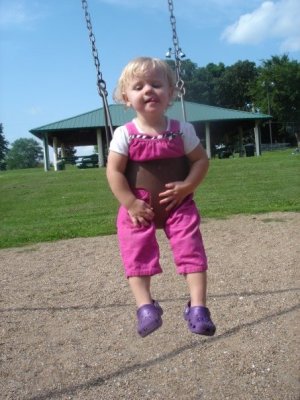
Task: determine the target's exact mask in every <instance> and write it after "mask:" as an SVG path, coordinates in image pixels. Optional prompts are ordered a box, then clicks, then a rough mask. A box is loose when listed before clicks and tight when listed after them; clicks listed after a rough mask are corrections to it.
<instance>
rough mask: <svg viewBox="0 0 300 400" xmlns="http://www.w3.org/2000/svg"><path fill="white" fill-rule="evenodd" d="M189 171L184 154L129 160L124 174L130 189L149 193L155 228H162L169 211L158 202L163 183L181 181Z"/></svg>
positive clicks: (162, 190) (163, 187) (164, 188)
mask: <svg viewBox="0 0 300 400" xmlns="http://www.w3.org/2000/svg"><path fill="white" fill-rule="evenodd" d="M188 173H189V161H188V158H187V157H186V156H183V157H176V158H168V159H161V160H151V161H144V162H140V161H132V160H129V161H128V164H127V167H126V171H125V176H126V178H127V181H128V184H129V186H130V188H131V189H145V190H147V191H148V192H149V194H150V205H151V207H152V208H153V211H154V220H153V222H154V224H155V226H156V228H158V229H161V228H164V226H165V223H166V220H167V218H168V216H169V213H170V212H167V211H166V210H165V207H166V206H165V205H161V204H160V203H159V201H160V198H159V193H162V192H164V191H165V190H166V187H165V184H166V183H170V182H176V181H183V180H184V179H185V178H186V177H187V175H188Z"/></svg>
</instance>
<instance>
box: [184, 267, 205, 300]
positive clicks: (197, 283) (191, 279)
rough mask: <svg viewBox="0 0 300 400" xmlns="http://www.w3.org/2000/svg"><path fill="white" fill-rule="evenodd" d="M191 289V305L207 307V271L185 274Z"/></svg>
mask: <svg viewBox="0 0 300 400" xmlns="http://www.w3.org/2000/svg"><path fill="white" fill-rule="evenodd" d="M185 279H186V282H187V284H188V287H189V291H190V298H191V307H194V306H203V307H206V290H207V273H206V271H203V272H194V273H191V274H186V275H185Z"/></svg>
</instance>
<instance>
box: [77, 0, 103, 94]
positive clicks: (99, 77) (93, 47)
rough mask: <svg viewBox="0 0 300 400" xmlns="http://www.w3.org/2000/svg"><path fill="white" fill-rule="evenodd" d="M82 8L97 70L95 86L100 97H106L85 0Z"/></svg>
mask: <svg viewBox="0 0 300 400" xmlns="http://www.w3.org/2000/svg"><path fill="white" fill-rule="evenodd" d="M82 8H83V9H84V15H85V21H86V26H87V29H88V31H89V38H90V42H91V45H92V54H93V58H94V64H95V67H96V70H97V86H98V91H99V94H100V96H102V97H103V96H107V90H106V83H105V81H104V79H103V76H102V73H101V70H100V61H99V57H98V50H97V48H96V39H95V35H94V33H93V28H92V22H91V16H90V13H89V12H88V4H87V0H82Z"/></svg>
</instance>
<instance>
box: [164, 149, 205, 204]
mask: <svg viewBox="0 0 300 400" xmlns="http://www.w3.org/2000/svg"><path fill="white" fill-rule="evenodd" d="M187 157H188V159H189V162H190V172H189V174H188V176H187V177H186V179H185V180H184V181H179V182H170V183H167V184H166V189H167V190H166V191H164V192H162V193H160V194H159V196H160V197H161V201H160V203H161V204H165V205H167V206H166V210H167V211H169V210H171V209H172V208H173V207H176V206H178V205H180V204H181V203H182V201H183V200H184V198H185V197H186V196H188V195H189V194H191V193H193V192H194V191H195V189H196V188H197V186H199V185H200V183H201V182H202V181H203V179H204V178H205V176H206V173H207V170H208V167H209V160H208V157H207V154H206V151H205V149H204V148H203V147H202V145H201V144H199V145H197V146H196V148H195V149H194V150H192V151H191V152H190V153H189V154H187Z"/></svg>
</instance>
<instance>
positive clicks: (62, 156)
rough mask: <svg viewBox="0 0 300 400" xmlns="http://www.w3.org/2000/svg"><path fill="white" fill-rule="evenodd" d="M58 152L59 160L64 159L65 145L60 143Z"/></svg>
mask: <svg viewBox="0 0 300 400" xmlns="http://www.w3.org/2000/svg"><path fill="white" fill-rule="evenodd" d="M60 151H61V158H65V157H66V148H65V144H64V143H61V145H60Z"/></svg>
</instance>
